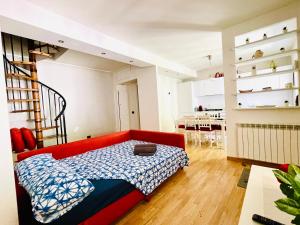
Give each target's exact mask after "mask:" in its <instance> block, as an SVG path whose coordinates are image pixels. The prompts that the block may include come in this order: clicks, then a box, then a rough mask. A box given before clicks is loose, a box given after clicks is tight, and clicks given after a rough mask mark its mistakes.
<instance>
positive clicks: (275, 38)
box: [235, 30, 299, 49]
mask: <svg viewBox="0 0 300 225" xmlns="http://www.w3.org/2000/svg"><path fill="white" fill-rule="evenodd" d="M298 33H299V30H293V31H289V32H287V33H281V34H278V35H274V36H271V37H268V38H266V39H261V40H258V41H254V42H250V43H249V44H243V45H239V46H236V47H235V49H246V48H255V47H257V46H260V45H264V44H268V43H272V42H275V41H279V40H284V39H288V38H290V37H293V36H294V35H296V34H298Z"/></svg>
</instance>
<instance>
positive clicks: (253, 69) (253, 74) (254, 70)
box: [251, 66, 256, 76]
mask: <svg viewBox="0 0 300 225" xmlns="http://www.w3.org/2000/svg"><path fill="white" fill-rule="evenodd" d="M251 75H252V76H255V75H256V66H252V69H251Z"/></svg>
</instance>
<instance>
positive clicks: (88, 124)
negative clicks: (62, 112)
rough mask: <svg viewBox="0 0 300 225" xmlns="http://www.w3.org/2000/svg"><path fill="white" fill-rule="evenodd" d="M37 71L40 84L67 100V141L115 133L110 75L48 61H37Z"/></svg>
mask: <svg viewBox="0 0 300 225" xmlns="http://www.w3.org/2000/svg"><path fill="white" fill-rule="evenodd" d="M71 56H72V54H70V57H71ZM37 69H38V75H39V79H40V81H41V82H43V83H45V84H47V85H48V86H50V87H52V88H54V89H55V90H57V91H58V92H60V93H61V94H62V95H63V96H64V97H65V99H66V101H67V107H66V127H67V134H68V141H74V140H79V139H84V138H86V136H87V135H92V136H96V135H101V134H105V133H109V132H113V131H114V130H115V129H114V128H115V117H114V103H113V90H112V87H113V79H112V74H111V73H106V72H102V71H99V70H95V69H91V68H87V67H80V66H74V65H70V64H64V63H61V62H59V63H58V62H55V61H52V60H51V59H50V60H41V61H38V63H37ZM53 132H54V131H53Z"/></svg>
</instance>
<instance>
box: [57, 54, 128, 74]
mask: <svg viewBox="0 0 300 225" xmlns="http://www.w3.org/2000/svg"><path fill="white" fill-rule="evenodd" d="M55 61H56V62H58V63H66V64H72V65H75V66H82V67H87V68H90V69H96V70H102V71H107V72H112V71H116V70H118V69H120V68H122V67H124V66H126V65H127V64H125V63H122V62H117V61H114V60H110V59H105V58H102V57H98V56H95V55H90V54H87V53H82V52H78V51H73V50H67V51H66V52H64V53H63V54H62V55H61V56H59V57H58V58H57V59H55Z"/></svg>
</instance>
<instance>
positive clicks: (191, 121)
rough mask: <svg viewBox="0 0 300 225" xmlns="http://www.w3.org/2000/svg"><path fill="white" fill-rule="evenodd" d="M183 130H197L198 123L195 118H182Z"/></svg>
mask: <svg viewBox="0 0 300 225" xmlns="http://www.w3.org/2000/svg"><path fill="white" fill-rule="evenodd" d="M184 123H185V128H186V129H187V128H195V129H196V128H197V125H198V121H197V119H196V118H195V117H186V118H184Z"/></svg>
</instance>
